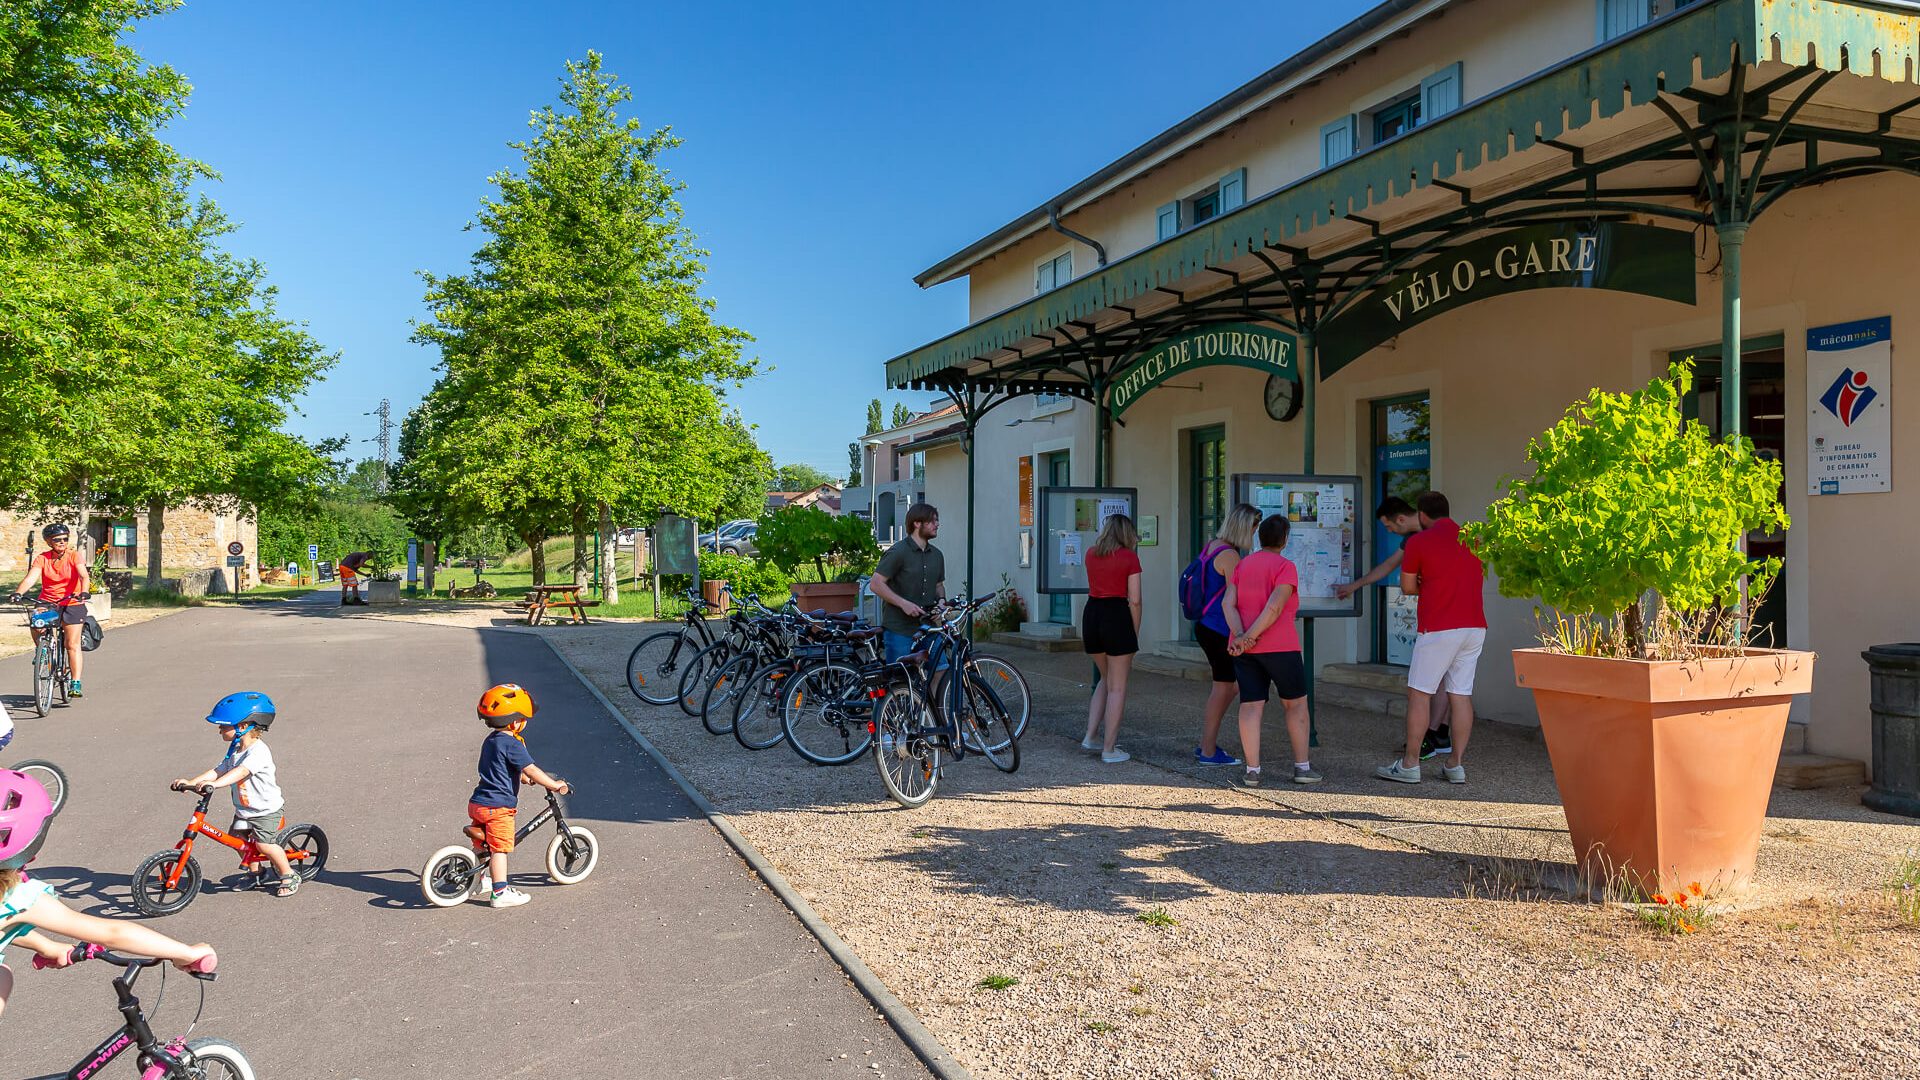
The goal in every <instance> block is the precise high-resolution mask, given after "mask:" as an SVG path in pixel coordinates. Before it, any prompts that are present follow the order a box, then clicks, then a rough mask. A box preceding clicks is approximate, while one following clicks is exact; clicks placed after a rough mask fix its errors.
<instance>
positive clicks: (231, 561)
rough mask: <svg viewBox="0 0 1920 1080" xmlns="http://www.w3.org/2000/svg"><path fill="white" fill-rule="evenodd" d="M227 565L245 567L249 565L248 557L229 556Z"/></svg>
mask: <svg viewBox="0 0 1920 1080" xmlns="http://www.w3.org/2000/svg"><path fill="white" fill-rule="evenodd" d="M227 565H228V566H245V565H247V557H246V556H245V555H229V556H227Z"/></svg>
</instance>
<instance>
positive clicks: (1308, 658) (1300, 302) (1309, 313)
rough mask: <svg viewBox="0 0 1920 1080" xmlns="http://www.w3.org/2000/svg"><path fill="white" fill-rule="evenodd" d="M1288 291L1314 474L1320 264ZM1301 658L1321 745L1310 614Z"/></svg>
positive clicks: (1304, 622)
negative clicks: (1296, 342) (1315, 701)
mask: <svg viewBox="0 0 1920 1080" xmlns="http://www.w3.org/2000/svg"><path fill="white" fill-rule="evenodd" d="M1287 292H1288V293H1289V294H1290V298H1291V299H1292V301H1293V315H1294V323H1295V325H1296V327H1297V332H1298V336H1299V340H1300V355H1299V358H1298V359H1299V363H1300V415H1301V418H1302V423H1301V431H1300V437H1301V439H1302V440H1303V445H1302V446H1301V450H1300V471H1301V472H1304V473H1307V474H1309V475H1311V474H1312V473H1313V467H1314V451H1315V449H1316V448H1317V447H1316V445H1315V443H1316V440H1317V437H1318V434H1319V432H1318V428H1317V424H1316V416H1315V411H1316V410H1315V405H1316V402H1317V399H1318V395H1317V394H1315V393H1314V384H1315V383H1317V382H1319V381H1320V379H1319V371H1318V366H1319V365H1318V364H1317V363H1316V357H1315V355H1314V351H1315V348H1316V346H1317V344H1318V334H1317V332H1318V330H1319V326H1320V268H1319V267H1317V266H1312V265H1307V266H1302V267H1300V280H1299V282H1298V283H1297V284H1295V285H1292V286H1289V287H1288V289H1287ZM1300 622H1301V627H1300V662H1301V666H1303V667H1305V668H1306V669H1307V745H1308V746H1319V745H1320V725H1319V724H1318V723H1317V722H1316V721H1315V720H1314V712H1315V710H1314V707H1313V705H1314V699H1315V694H1314V683H1315V681H1316V680H1315V678H1314V672H1315V669H1314V656H1313V653H1314V648H1313V646H1314V638H1315V637H1316V636H1317V635H1316V634H1315V632H1314V621H1313V619H1312V618H1311V617H1309V618H1304V619H1301V620H1300Z"/></svg>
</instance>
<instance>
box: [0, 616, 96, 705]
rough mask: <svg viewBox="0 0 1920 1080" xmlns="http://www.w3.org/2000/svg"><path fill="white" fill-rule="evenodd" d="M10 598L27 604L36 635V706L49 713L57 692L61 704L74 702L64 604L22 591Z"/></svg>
mask: <svg viewBox="0 0 1920 1080" xmlns="http://www.w3.org/2000/svg"><path fill="white" fill-rule="evenodd" d="M92 598H93V594H92V593H79V594H77V595H75V596H74V600H76V601H79V602H81V603H85V602H86V601H88V600H91V599H92ZM8 599H10V600H12V601H13V602H14V603H16V604H24V605H25V606H26V607H27V609H28V610H27V628H28V630H29V631H30V632H31V633H32V635H33V710H34V713H35V714H36V715H38V716H45V715H47V713H49V712H51V711H52V710H53V699H54V696H55V695H58V696H59V698H60V704H62V705H68V704H71V703H72V702H71V699H70V698H68V696H67V689H68V687H70V686H71V685H72V684H73V668H72V665H71V663H70V662H69V661H68V659H67V646H66V642H65V641H63V640H62V639H61V633H60V605H59V604H57V603H53V602H51V601H47V600H40V599H37V598H33V597H23V596H19V595H15V596H11V597H9V598H8Z"/></svg>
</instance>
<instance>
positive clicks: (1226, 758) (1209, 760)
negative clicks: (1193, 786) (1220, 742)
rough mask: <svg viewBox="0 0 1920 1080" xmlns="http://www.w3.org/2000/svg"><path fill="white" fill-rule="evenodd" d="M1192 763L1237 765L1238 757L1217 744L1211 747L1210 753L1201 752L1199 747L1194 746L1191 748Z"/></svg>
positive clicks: (1238, 762)
mask: <svg viewBox="0 0 1920 1080" xmlns="http://www.w3.org/2000/svg"><path fill="white" fill-rule="evenodd" d="M1193 763H1194V764H1195V765H1238V764H1240V759H1239V758H1237V757H1234V756H1233V755H1232V754H1229V753H1227V752H1226V751H1225V750H1222V749H1220V748H1219V747H1217V746H1216V747H1214V748H1213V753H1211V754H1203V753H1201V752H1200V748H1199V747H1197V746H1196V747H1194V748H1193Z"/></svg>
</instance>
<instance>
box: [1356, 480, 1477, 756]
mask: <svg viewBox="0 0 1920 1080" xmlns="http://www.w3.org/2000/svg"><path fill="white" fill-rule="evenodd" d="M1418 505H1419V510H1420V532H1418V533H1416V534H1414V535H1412V536H1409V537H1407V539H1406V542H1405V543H1404V544H1403V545H1402V546H1401V548H1400V551H1401V556H1400V588H1401V589H1402V590H1403V591H1405V592H1406V594H1407V595H1409V596H1418V597H1419V598H1420V599H1419V607H1418V608H1417V610H1416V614H1415V624H1416V628H1417V630H1418V634H1417V636H1415V638H1414V641H1413V663H1412V664H1411V665H1409V666H1408V668H1407V751H1406V754H1405V756H1403V757H1402V758H1401V759H1400V760H1399V761H1396V762H1394V763H1392V764H1391V765H1382V766H1380V768H1379V769H1378V770H1376V775H1378V776H1379V777H1380V778H1381V779H1382V780H1397V781H1399V782H1400V783H1403V784H1417V783H1419V782H1420V743H1421V740H1422V739H1424V738H1425V737H1426V734H1427V718H1428V716H1429V714H1430V712H1431V710H1432V709H1433V699H1434V697H1435V695H1437V694H1438V693H1439V692H1440V685H1441V683H1442V681H1444V682H1445V683H1446V687H1447V708H1448V711H1449V713H1450V716H1451V721H1452V722H1451V724H1450V726H1451V728H1452V732H1451V734H1452V746H1451V750H1450V751H1449V753H1448V754H1447V757H1446V761H1445V763H1444V764H1443V765H1442V766H1441V771H1442V772H1444V773H1445V774H1446V777H1447V781H1448V782H1449V783H1453V784H1464V783H1466V782H1467V769H1466V766H1465V765H1464V764H1463V762H1464V761H1465V759H1466V755H1467V738H1468V736H1470V735H1472V734H1473V672H1474V668H1475V667H1476V666H1478V664H1479V663H1480V650H1481V649H1482V648H1484V647H1485V646H1486V643H1487V614H1486V608H1485V606H1484V605H1483V604H1482V603H1481V593H1482V591H1483V590H1484V589H1485V587H1486V569H1485V567H1483V566H1481V565H1480V557H1479V556H1478V555H1475V554H1474V553H1473V551H1472V549H1470V548H1468V547H1467V545H1465V544H1464V543H1461V541H1460V526H1459V525H1458V524H1457V523H1455V522H1454V520H1453V518H1452V517H1451V516H1450V515H1451V510H1450V508H1449V507H1448V506H1447V497H1446V496H1445V495H1442V494H1440V493H1439V492H1437V491H1429V492H1427V493H1426V494H1424V495H1422V496H1420V499H1419V502H1418Z"/></svg>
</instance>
